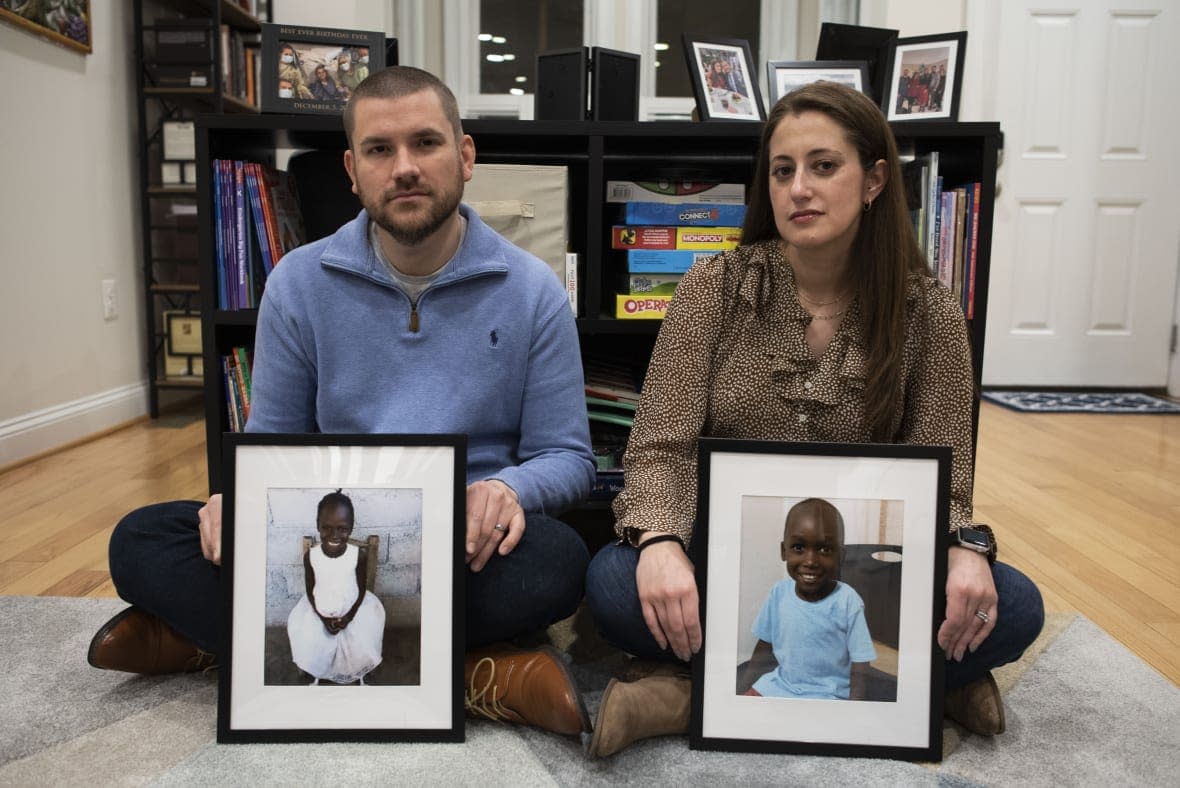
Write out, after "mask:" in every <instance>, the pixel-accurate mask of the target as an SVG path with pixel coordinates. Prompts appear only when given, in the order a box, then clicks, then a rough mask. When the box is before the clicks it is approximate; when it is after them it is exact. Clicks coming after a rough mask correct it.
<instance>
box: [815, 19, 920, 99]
mask: <svg viewBox="0 0 1180 788" xmlns="http://www.w3.org/2000/svg"><path fill="white" fill-rule="evenodd" d="M898 35H899V33H898V31H897V30H893V29H892V28H888V27H865V26H863V25H846V24H842V23H839V22H824V23H823V24H822V25H820V28H819V41H818V42H817V43H816V47H815V59H816V60H863V61H865V62H866V63H868V66H869V86H870V89H869V91H866V92H868V94H869V95H870V96H871V97H872V99H873V101H880V99H881V93H882V92H883V91H884V89H885V66H886V64H887V63H888V62H889V48H890V47H891V46H892V45H893V42H894V41H895V40H897V36H898Z"/></svg>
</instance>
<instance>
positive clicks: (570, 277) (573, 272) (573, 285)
mask: <svg viewBox="0 0 1180 788" xmlns="http://www.w3.org/2000/svg"><path fill="white" fill-rule="evenodd" d="M565 294H566V297H567V298H568V299H569V302H570V309H572V310H573V312H574V317H577V316H578V255H577V253H576V252H567V253H566V255H565Z"/></svg>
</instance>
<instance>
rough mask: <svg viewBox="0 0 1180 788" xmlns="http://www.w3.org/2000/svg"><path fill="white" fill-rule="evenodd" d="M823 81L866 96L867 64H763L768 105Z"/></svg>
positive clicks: (830, 61)
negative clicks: (768, 95) (813, 83)
mask: <svg viewBox="0 0 1180 788" xmlns="http://www.w3.org/2000/svg"><path fill="white" fill-rule="evenodd" d="M820 80H827V81H828V82H839V83H840V84H841V85H847V86H848V87H850V88H853V89H854V90H859V91H860V92H861V93H868V92H869V91H868V85H869V64H868V63H867V62H865V61H863V60H800V61H797V60H772V61H770V62H768V63H767V64H766V84H767V86H768V91H769V94H770V105H771V106H772V107H773V106H774V103H775V102H776V101H778V100H779V99H780V98H782V97H783V96H785V95H787V94H788V93H790V92H791V91H792V90H794V89H795V88H798V87H802V86H803V85H810V84H811V83H812V82H819V81H820Z"/></svg>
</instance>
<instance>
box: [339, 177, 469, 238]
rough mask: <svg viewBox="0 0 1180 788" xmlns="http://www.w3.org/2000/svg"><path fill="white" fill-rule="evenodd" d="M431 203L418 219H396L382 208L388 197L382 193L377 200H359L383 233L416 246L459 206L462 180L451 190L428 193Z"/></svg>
mask: <svg viewBox="0 0 1180 788" xmlns="http://www.w3.org/2000/svg"><path fill="white" fill-rule="evenodd" d="M428 197H429V199H430V204H429V206H428V207H427V212H426V215H425V216H422V217H420V218H417V217H415V218H406V219H397V218H393V217H392V216H390V215H389V214H386V213H385V211H384V210H382V209H383V208H384V206H385V204H386V202H387V200H388V199H389V197H388V196H387V195H385V194H383V195H382V196H381V198H380V199H379V201H371V200H368V199H365V197H364V195H362V196H361V203H362V204H363V205H364V206H365V211H366V212H367V213H368V214H369V217H370V218H371V219H372V220H373V221H374V222H376V223H377V226H378V227H380V228H381V229H382V230H384V231H385V232H387V233H389V235H390V236H391V237H392V238H393V240H395V241H397V242H398V243H399V244H401V245H403V246H416V245H418V244H420V243H422V241H424V240H426V239H427V238H429V237H430V236H431V235H433V234H434V233H435V232H437V231H438V230H439V228H441V227H442V226H443V225H444V224H446V223H447V220H448V219H450V218H451V216H452V215H453V214H454V213H455V209H457V208H458V207H459V201H460V200H461V199H462V198H463V181H462V180H459V181H458V184H457V186H456V187H455V188H454V189H443V190H442V191H432V192H430V194H429V195H428Z"/></svg>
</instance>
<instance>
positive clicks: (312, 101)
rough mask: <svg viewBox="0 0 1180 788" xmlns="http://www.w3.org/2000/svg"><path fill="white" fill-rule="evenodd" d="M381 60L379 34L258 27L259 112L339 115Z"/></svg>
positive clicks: (382, 47) (381, 36) (383, 47)
mask: <svg viewBox="0 0 1180 788" xmlns="http://www.w3.org/2000/svg"><path fill="white" fill-rule="evenodd" d="M391 51H396V50H391ZM385 61H386V40H385V34H384V33H382V32H379V31H367V30H338V29H334V28H320V27H299V26H296V25H280V24H264V25H263V26H262V96H261V101H260V103H259V106H260V109H261V110H262V111H263V112H287V113H297V114H313V115H324V114H327V115H332V114H339V113H341V112H343V111H344V105H345V104H347V103H348V99H349V97H350V96H351V95H352V91H353V90H355V89H356V86H357V85H359V84H360V83H361V82H363V81H364V79H365V77H367V76H369V74H371V73H373V72H375V71H380V70H381V69H383V68H385V65H386V63H385Z"/></svg>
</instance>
